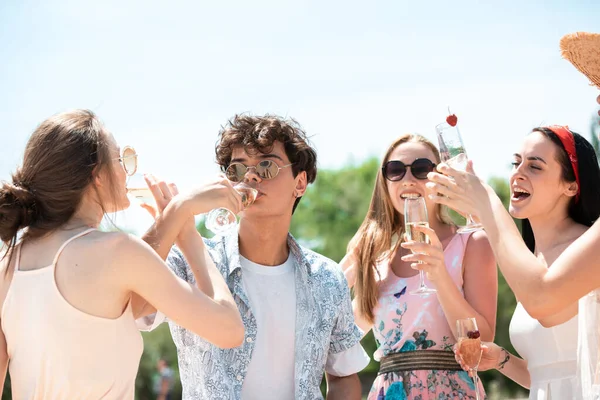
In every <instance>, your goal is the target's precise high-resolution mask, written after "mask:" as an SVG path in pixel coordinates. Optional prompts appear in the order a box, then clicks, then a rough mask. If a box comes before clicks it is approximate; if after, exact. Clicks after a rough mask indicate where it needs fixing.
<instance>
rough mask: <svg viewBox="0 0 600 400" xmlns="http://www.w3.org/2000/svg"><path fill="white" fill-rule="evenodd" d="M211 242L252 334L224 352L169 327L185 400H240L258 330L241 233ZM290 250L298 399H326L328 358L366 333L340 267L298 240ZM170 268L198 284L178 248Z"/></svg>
mask: <svg viewBox="0 0 600 400" xmlns="http://www.w3.org/2000/svg"><path fill="white" fill-rule="evenodd" d="M205 243H206V245H207V248H208V250H209V253H210V254H211V256H212V258H213V260H214V262H215V264H216V266H217V268H218V269H219V270H220V271H221V273H222V274H223V277H224V278H225V281H226V282H227V285H228V286H229V290H230V291H231V293H232V294H233V297H234V299H235V302H236V304H237V306H238V309H239V310H240V314H241V316H242V320H243V322H244V327H245V330H246V333H245V339H244V342H243V344H242V345H241V346H240V347H237V348H233V349H220V348H218V347H216V346H213V345H212V344H210V343H209V342H207V341H206V340H204V339H202V338H201V337H199V336H197V335H195V334H194V333H192V332H189V331H187V330H185V329H184V328H182V327H180V326H178V325H176V324H174V323H172V322H169V327H170V329H171V335H172V337H173V341H174V342H175V345H176V346H177V354H178V359H179V372H180V377H181V382H182V386H183V399H184V400H191V399H211V400H213V399H219V400H221V399H240V397H241V390H242V383H243V382H244V378H245V375H246V371H247V369H248V365H249V363H250V359H251V357H252V351H253V349H254V342H255V340H256V334H257V326H256V318H255V316H254V315H253V313H252V310H251V309H250V302H249V300H248V297H247V294H246V293H245V291H244V288H243V284H242V268H241V265H240V254H239V247H238V235H237V231H235V230H234V231H233V232H232V233H231V234H229V235H227V236H218V237H215V238H213V239H209V240H205ZM288 246H289V249H290V253H291V255H292V257H293V260H294V267H295V272H294V275H295V282H296V283H295V284H296V338H295V349H293V351H294V352H295V367H294V374H295V382H294V383H295V385H294V386H295V399H310V400H313V399H322V398H323V396H322V395H321V390H320V384H321V379H322V377H323V372H324V369H325V364H326V362H327V359H328V357H329V356H335V355H337V354H339V353H341V352H343V351H345V350H348V349H350V348H352V347H353V346H355V345H357V343H359V341H360V339H361V337H362V333H361V331H360V330H359V328H358V327H357V326H356V324H355V323H354V316H353V314H352V304H351V300H350V291H349V289H348V285H347V283H346V279H345V278H344V274H343V272H342V270H341V269H340V268H339V266H338V265H337V263H335V262H334V261H332V260H330V259H328V258H326V257H324V256H322V255H320V254H317V253H315V252H313V251H311V250H308V249H306V248H304V247H302V246H300V245H299V244H298V243H297V242H296V240H295V239H294V238H293V237H292V235H289V236H288ZM167 263H168V264H169V266H170V267H171V268H172V269H173V271H174V272H175V273H176V274H177V275H178V276H179V277H180V278H182V279H184V280H186V281H187V282H190V283H195V279H194V276H193V274H192V272H191V270H190V269H189V266H188V264H187V262H186V261H185V259H184V257H183V255H182V254H181V252H180V251H179V250H178V249H177V248H173V249H172V250H171V252H170V254H169V257H168V259H167ZM161 318H162V320H164V316H162V317H161V314H160V313H158V314H157V317H156V320H155V322H154V324H153V327H155V326H157V325H158V324H159V323H160V322H162V320H161ZM281 351H292V349H281ZM365 357H366V356H365ZM363 366H364V365H363ZM356 372H358V371H356Z"/></svg>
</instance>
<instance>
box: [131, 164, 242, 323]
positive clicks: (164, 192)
mask: <svg viewBox="0 0 600 400" xmlns="http://www.w3.org/2000/svg"><path fill="white" fill-rule="evenodd" d="M146 183H147V184H148V187H149V188H150V190H151V191H152V195H153V196H154V199H155V201H156V206H157V209H153V208H152V207H150V206H148V207H145V208H146V209H147V210H148V211H149V212H150V213H151V214H152V216H153V217H154V218H155V221H154V224H152V226H151V227H150V228H149V229H148V231H147V232H146V233H145V234H144V236H143V240H144V241H145V242H146V243H148V245H150V247H152V248H153V249H154V251H155V252H156V254H158V255H159V257H160V258H162V259H163V260H165V259H166V258H167V256H168V254H169V251H170V250H171V247H172V246H173V243H174V242H176V241H177V243H178V245H180V247H182V251H183V252H184V255H185V257H186V259H187V260H188V263H189V265H190V268H191V269H192V272H193V274H194V278H195V280H196V285H197V287H198V288H199V289H200V290H202V291H204V292H205V293H206V294H207V295H208V296H209V297H211V298H212V297H213V295H214V288H213V283H212V282H211V281H210V277H211V274H209V272H208V269H211V268H212V269H213V270H216V268H215V266H214V264H213V262H212V259H211V258H210V256H209V255H208V251H207V250H206V249H205V247H204V243H203V242H202V239H201V237H200V236H199V234H198V232H197V231H196V227H195V225H194V215H195V214H202V213H204V212H208V211H210V210H211V209H212V208H215V207H217V206H219V205H223V206H226V207H228V208H229V209H231V210H238V209H239V207H240V201H241V200H240V196H239V194H238V193H237V192H236V191H235V190H233V188H232V187H231V184H230V183H229V182H228V181H226V180H223V179H220V180H218V181H215V182H212V183H210V184H207V185H205V186H204V187H201V188H199V189H196V190H195V191H192V192H191V193H189V194H186V195H179V192H178V190H177V187H176V186H175V185H174V184H167V183H166V182H164V181H163V180H159V179H157V178H155V177H154V176H152V175H149V176H147V177H146ZM184 249H185V250H184ZM211 266H212V267H211ZM213 272H214V271H213ZM219 278H220V275H219ZM135 300H136V303H135V307H134V310H135V317H136V318H140V317H143V316H146V315H149V314H152V313H155V312H156V307H154V306H153V305H152V304H151V302H145V301H144V300H142V299H135Z"/></svg>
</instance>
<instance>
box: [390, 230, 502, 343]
mask: <svg viewBox="0 0 600 400" xmlns="http://www.w3.org/2000/svg"><path fill="white" fill-rule="evenodd" d="M419 230H421V231H423V232H424V233H426V234H427V235H428V236H429V238H430V240H431V244H426V243H414V242H407V243H403V244H402V247H405V248H408V249H411V250H413V251H415V252H419V253H424V254H410V255H407V256H404V257H402V259H403V260H405V261H410V262H415V261H419V260H420V261H422V262H423V264H419V265H418V268H419V269H423V270H424V271H426V272H427V274H428V277H429V279H430V280H431V281H433V282H434V283H435V286H436V289H437V296H438V300H439V301H440V305H441V306H442V309H443V310H444V314H445V315H446V319H447V321H448V325H449V326H450V328H451V329H452V332H453V333H454V336H455V338H456V320H458V319H462V318H472V317H474V318H476V320H477V327H478V328H479V332H480V333H481V337H482V339H483V340H486V341H493V340H494V334H495V331H496V302H497V297H498V275H497V272H496V264H495V262H494V257H493V253H492V250H491V248H490V245H489V242H488V240H487V238H486V235H485V232H476V233H474V234H473V235H472V236H471V238H470V239H469V242H468V243H467V248H466V253H465V258H464V260H463V268H464V273H463V277H464V283H463V288H464V296H463V294H462V293H461V292H460V290H459V289H458V287H457V286H456V283H455V282H454V281H453V280H452V278H451V277H450V275H449V274H448V270H447V269H446V265H445V262H444V252H443V250H442V244H441V243H440V241H439V239H438V237H437V235H436V234H435V232H434V231H433V230H432V229H431V228H426V227H419Z"/></svg>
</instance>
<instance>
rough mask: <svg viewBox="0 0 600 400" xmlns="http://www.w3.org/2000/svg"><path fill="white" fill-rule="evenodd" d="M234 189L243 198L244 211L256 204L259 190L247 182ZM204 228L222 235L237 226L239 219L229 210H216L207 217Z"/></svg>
mask: <svg viewBox="0 0 600 400" xmlns="http://www.w3.org/2000/svg"><path fill="white" fill-rule="evenodd" d="M233 188H234V189H235V190H237V191H238V193H239V194H240V195H241V196H242V211H243V210H245V209H246V208H247V207H248V206H250V205H251V204H252V203H254V201H255V200H256V196H258V190H257V189H256V188H255V187H253V186H251V185H250V184H249V183H247V182H240V183H238V184H237V185H235V186H234V187H233ZM204 226H206V228H207V229H208V230H210V231H211V232H213V233H215V234H222V233H224V232H226V231H228V230H229V229H231V228H234V227H236V226H237V217H236V215H235V213H234V212H233V211H231V210H229V209H227V208H224V207H220V208H215V209H214V210H211V211H210V212H209V213H208V214H207V215H206V220H205V221H204Z"/></svg>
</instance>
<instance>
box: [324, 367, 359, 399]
mask: <svg viewBox="0 0 600 400" xmlns="http://www.w3.org/2000/svg"><path fill="white" fill-rule="evenodd" d="M325 379H326V380H327V397H326V399H327V400H360V399H361V391H362V390H361V385H360V379H358V374H352V375H349V376H343V377H340V376H334V375H331V374H328V373H326V374H325Z"/></svg>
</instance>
